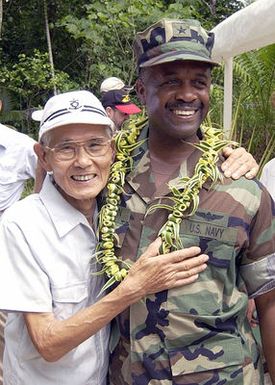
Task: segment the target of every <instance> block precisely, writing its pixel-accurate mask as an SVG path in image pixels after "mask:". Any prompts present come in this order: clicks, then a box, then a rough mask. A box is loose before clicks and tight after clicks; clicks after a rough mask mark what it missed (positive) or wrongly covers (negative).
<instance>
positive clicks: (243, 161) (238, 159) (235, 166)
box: [221, 147, 259, 179]
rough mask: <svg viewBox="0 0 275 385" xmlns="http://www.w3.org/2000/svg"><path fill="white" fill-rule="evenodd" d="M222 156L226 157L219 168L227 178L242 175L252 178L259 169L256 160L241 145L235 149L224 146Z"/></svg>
mask: <svg viewBox="0 0 275 385" xmlns="http://www.w3.org/2000/svg"><path fill="white" fill-rule="evenodd" d="M223 156H224V157H225V158H227V159H226V160H225V161H224V162H223V164H222V166H221V168H222V170H223V171H224V175H225V176H226V177H227V178H230V177H231V178H233V179H239V178H240V177H241V176H243V175H244V176H245V177H246V178H247V179H252V178H255V176H256V175H257V173H258V171H259V166H258V164H257V162H256V160H255V159H254V158H253V156H252V155H251V154H249V152H247V151H246V150H245V148H243V147H239V148H236V149H233V148H231V147H225V148H224V150H223Z"/></svg>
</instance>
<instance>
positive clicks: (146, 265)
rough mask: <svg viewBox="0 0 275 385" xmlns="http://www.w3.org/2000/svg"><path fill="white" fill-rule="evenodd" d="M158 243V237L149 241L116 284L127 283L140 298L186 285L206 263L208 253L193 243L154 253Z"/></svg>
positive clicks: (130, 289)
mask: <svg viewBox="0 0 275 385" xmlns="http://www.w3.org/2000/svg"><path fill="white" fill-rule="evenodd" d="M160 246H161V240H160V238H158V239H157V240H156V241H154V242H153V243H151V245H150V246H149V247H148V248H147V250H146V251H145V253H144V254H143V255H142V256H141V257H140V258H139V259H138V261H137V262H136V263H135V264H134V265H133V266H132V267H131V269H130V271H129V274H128V276H127V277H126V278H125V280H124V281H123V282H122V283H121V284H120V286H121V285H127V286H128V288H127V290H128V291H131V292H134V293H136V294H137V295H138V296H139V297H140V298H141V297H143V296H145V295H147V294H153V293H157V292H159V291H162V290H165V289H170V288H174V287H179V286H182V285H188V284H190V283H192V282H194V281H195V280H196V279H197V278H198V276H199V273H201V272H202V271H204V270H205V269H206V267H207V265H206V263H205V262H207V260H208V256H207V255H206V254H200V252H201V250H200V248H199V247H197V246H193V247H188V248H186V249H182V250H177V251H173V252H171V253H168V254H162V255H158V254H159V248H160ZM134 296H135V295H134Z"/></svg>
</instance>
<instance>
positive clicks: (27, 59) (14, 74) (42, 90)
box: [0, 50, 77, 108]
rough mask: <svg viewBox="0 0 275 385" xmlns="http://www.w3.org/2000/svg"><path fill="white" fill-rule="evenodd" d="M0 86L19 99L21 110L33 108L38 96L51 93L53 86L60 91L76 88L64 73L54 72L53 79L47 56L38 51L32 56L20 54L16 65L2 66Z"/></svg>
mask: <svg viewBox="0 0 275 385" xmlns="http://www.w3.org/2000/svg"><path fill="white" fill-rule="evenodd" d="M0 84H1V86H2V87H6V88H7V89H9V90H10V91H13V92H14V93H15V94H17V95H18V96H19V97H20V99H21V100H22V105H21V107H22V108H30V107H31V106H35V104H36V103H37V100H38V99H39V96H41V95H43V94H49V93H52V92H53V89H54V86H56V87H57V89H59V90H62V91H66V90H69V89H72V88H76V87H77V84H76V83H74V82H72V81H70V79H69V76H68V74H66V73H64V72H61V71H56V73H55V77H54V78H53V77H52V75H51V68H50V64H49V60H48V54H47V53H41V52H40V51H38V50H35V51H34V54H33V56H27V55H26V54H24V53H21V54H19V56H18V62H17V63H14V64H13V65H12V66H8V65H5V66H3V67H2V68H1V69H0ZM34 101H35V103H34Z"/></svg>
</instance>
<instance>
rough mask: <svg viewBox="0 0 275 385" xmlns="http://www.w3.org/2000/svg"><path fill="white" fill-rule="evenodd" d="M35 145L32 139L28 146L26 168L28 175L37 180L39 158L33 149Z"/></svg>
mask: <svg viewBox="0 0 275 385" xmlns="http://www.w3.org/2000/svg"><path fill="white" fill-rule="evenodd" d="M35 143H36V142H35V141H34V140H32V139H31V140H30V141H29V144H28V146H27V147H26V159H25V162H26V163H25V167H26V174H27V176H28V177H30V178H35V172H36V164H37V156H36V154H35V152H34V148H33V146H34V145H35Z"/></svg>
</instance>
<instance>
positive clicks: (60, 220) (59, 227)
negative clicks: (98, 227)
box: [39, 175, 92, 237]
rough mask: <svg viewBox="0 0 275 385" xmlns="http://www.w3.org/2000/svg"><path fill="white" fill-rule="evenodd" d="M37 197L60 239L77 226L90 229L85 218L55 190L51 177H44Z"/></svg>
mask: <svg viewBox="0 0 275 385" xmlns="http://www.w3.org/2000/svg"><path fill="white" fill-rule="evenodd" d="M39 197H40V199H41V201H42V203H43V204H44V206H45V207H46V209H47V211H48V213H49V216H50V218H51V220H52V223H53V225H54V227H55V229H56V231H57V233H58V235H59V236H60V237H63V236H64V235H66V234H67V233H69V232H70V231H71V230H72V229H74V228H75V227H76V226H78V225H79V224H82V225H84V226H86V227H88V228H89V229H91V227H90V225H89V223H88V221H87V219H86V218H85V216H84V215H83V214H82V213H81V212H80V211H78V210H77V209H75V208H74V207H73V206H72V205H71V204H70V203H68V202H67V201H66V200H65V199H64V198H63V196H62V195H61V194H60V192H59V191H58V190H57V189H56V187H55V186H54V183H53V179H52V177H51V176H49V175H47V176H46V178H45V180H44V183H43V187H42V189H41V191H40V193H39ZM91 230H92V229H91Z"/></svg>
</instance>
